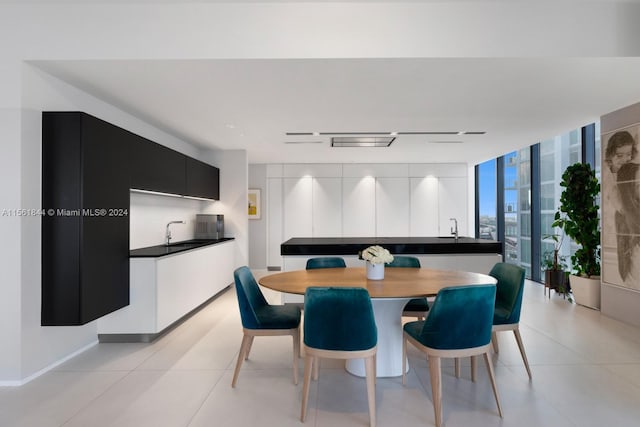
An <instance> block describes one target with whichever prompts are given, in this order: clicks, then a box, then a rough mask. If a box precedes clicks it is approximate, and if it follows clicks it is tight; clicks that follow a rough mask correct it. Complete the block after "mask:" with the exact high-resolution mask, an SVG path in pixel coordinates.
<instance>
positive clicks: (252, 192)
mask: <svg viewBox="0 0 640 427" xmlns="http://www.w3.org/2000/svg"><path fill="white" fill-rule="evenodd" d="M260 211H261V209H260V190H259V189H257V188H250V189H249V212H248V213H249V219H260Z"/></svg>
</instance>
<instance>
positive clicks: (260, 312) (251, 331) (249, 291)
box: [231, 267, 300, 387]
mask: <svg viewBox="0 0 640 427" xmlns="http://www.w3.org/2000/svg"><path fill="white" fill-rule="evenodd" d="M233 278H234V281H235V285H236V294H237V297H238V305H239V306H240V318H241V320H242V331H243V333H244V335H243V337H242V345H241V346H240V353H239V354H238V361H237V362H236V369H235V371H234V372H233V381H232V382H231V387H235V386H236V382H237V381H238V374H239V373H240V367H241V366H242V362H243V361H244V360H246V359H247V358H248V357H249V352H250V351H251V344H252V343H253V338H254V337H256V336H274V335H291V336H292V337H293V382H294V383H295V384H298V358H299V357H300V307H298V306H295V305H269V303H267V300H266V299H265V298H264V295H263V294H262V292H261V291H260V288H259V287H258V283H256V279H255V278H254V277H253V274H251V270H249V268H248V267H240V268H238V269H237V270H236V271H234V272H233Z"/></svg>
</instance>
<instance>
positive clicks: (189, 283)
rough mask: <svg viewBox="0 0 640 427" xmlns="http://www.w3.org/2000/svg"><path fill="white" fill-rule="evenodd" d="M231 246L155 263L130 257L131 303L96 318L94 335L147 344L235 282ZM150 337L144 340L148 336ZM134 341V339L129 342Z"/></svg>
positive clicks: (226, 244) (208, 247) (180, 255)
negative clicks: (137, 335)
mask: <svg viewBox="0 0 640 427" xmlns="http://www.w3.org/2000/svg"><path fill="white" fill-rule="evenodd" d="M234 245H235V241H233V240H231V241H228V242H223V243H218V244H215V245H211V246H205V247H203V248H197V249H193V250H190V251H185V252H180V253H177V254H175V255H168V256H163V257H158V258H131V260H130V273H129V277H130V303H129V305H128V306H126V307H124V308H121V309H120V310H117V311H115V312H113V313H110V314H108V315H106V316H104V317H101V318H100V319H98V335H99V336H100V339H101V340H103V338H104V340H105V341H109V340H111V341H117V338H115V337H113V338H114V339H110V338H109V337H108V336H105V337H103V335H110V334H114V335H123V334H139V335H140V337H139V338H140V339H139V341H148V340H150V339H153V338H154V335H155V334H158V333H161V332H162V331H163V330H164V329H166V328H167V327H169V326H171V325H172V324H173V323H174V322H176V321H178V320H180V319H181V318H182V317H183V316H184V315H186V314H187V313H189V312H190V311H192V310H193V309H195V308H197V307H198V306H200V305H201V304H202V303H204V302H206V301H207V300H208V299H209V298H211V297H213V296H214V295H216V294H217V293H219V292H220V291H221V290H223V289H224V288H226V287H227V286H229V285H230V284H231V283H233V270H234V266H235V262H234ZM147 335H148V336H147ZM130 338H132V339H131V340H135V337H130Z"/></svg>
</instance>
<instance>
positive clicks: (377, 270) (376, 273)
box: [367, 261, 384, 280]
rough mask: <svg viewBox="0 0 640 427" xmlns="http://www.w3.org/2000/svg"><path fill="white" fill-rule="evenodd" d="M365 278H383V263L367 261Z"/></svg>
mask: <svg viewBox="0 0 640 427" xmlns="http://www.w3.org/2000/svg"><path fill="white" fill-rule="evenodd" d="M367 279H369V280H382V279H384V263H382V264H372V263H370V262H369V261H367Z"/></svg>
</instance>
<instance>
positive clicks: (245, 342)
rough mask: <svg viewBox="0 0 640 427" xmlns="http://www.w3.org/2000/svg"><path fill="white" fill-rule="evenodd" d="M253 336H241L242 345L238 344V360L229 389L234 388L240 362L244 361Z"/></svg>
mask: <svg viewBox="0 0 640 427" xmlns="http://www.w3.org/2000/svg"><path fill="white" fill-rule="evenodd" d="M252 340H253V336H250V335H247V334H244V335H243V336H242V344H240V352H239V353H238V360H237V361H236V369H235V370H234V371H233V380H232V381H231V387H235V386H236V383H237V382H238V374H239V373H240V367H241V366H242V362H243V361H244V360H245V359H246V357H245V354H246V353H248V350H249V347H250V346H251V341H252Z"/></svg>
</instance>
